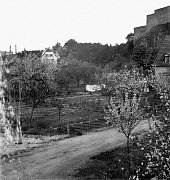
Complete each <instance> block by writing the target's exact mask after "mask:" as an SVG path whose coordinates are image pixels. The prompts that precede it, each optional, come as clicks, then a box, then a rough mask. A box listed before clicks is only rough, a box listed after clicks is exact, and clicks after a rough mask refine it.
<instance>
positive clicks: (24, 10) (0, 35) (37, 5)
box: [0, 0, 170, 51]
mask: <svg viewBox="0 0 170 180" xmlns="http://www.w3.org/2000/svg"><path fill="white" fill-rule="evenodd" d="M169 5H170V1H169V0H0V17H1V18H0V22H1V26H0V50H2V51H9V46H10V45H11V46H12V50H13V51H14V47H15V44H16V45H17V51H22V50H23V49H24V48H25V49H26V50H43V49H45V48H47V47H52V46H53V45H55V44H56V43H57V42H59V43H61V45H64V44H65V42H67V41H68V40H69V39H75V40H76V41H77V42H82V43H85V42H87V43H88V42H91V43H94V42H95V43H98V42H99V43H101V44H108V45H110V44H111V45H115V44H116V43H118V44H120V43H125V42H126V39H125V38H126V36H127V35H128V34H129V33H131V32H133V29H134V27H137V26H142V25H145V24H146V15H148V14H152V13H153V12H154V10H155V9H159V8H162V7H165V6H169Z"/></svg>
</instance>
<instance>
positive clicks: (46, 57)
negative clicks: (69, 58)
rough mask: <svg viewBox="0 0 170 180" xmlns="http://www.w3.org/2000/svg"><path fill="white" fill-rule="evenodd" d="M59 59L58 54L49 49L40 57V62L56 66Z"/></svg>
mask: <svg viewBox="0 0 170 180" xmlns="http://www.w3.org/2000/svg"><path fill="white" fill-rule="evenodd" d="M59 59H60V55H59V54H58V52H56V53H54V52H53V51H52V50H51V49H50V48H46V49H45V50H44V52H43V53H42V55H41V60H42V62H44V63H52V64H57V63H58V61H59Z"/></svg>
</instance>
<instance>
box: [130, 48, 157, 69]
mask: <svg viewBox="0 0 170 180" xmlns="http://www.w3.org/2000/svg"><path fill="white" fill-rule="evenodd" d="M156 55H157V49H154V48H147V47H146V46H144V45H140V46H135V48H134V52H133V61H134V62H135V64H136V65H137V67H138V68H141V67H142V69H143V70H144V71H145V72H147V70H150V69H151V67H152V65H153V63H154V59H155V57H156Z"/></svg>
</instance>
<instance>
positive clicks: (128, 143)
mask: <svg viewBox="0 0 170 180" xmlns="http://www.w3.org/2000/svg"><path fill="white" fill-rule="evenodd" d="M126 143H127V153H128V171H129V172H128V178H130V174H131V151H130V136H128V137H127V142H126Z"/></svg>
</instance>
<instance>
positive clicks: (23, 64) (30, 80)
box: [8, 56, 50, 125]
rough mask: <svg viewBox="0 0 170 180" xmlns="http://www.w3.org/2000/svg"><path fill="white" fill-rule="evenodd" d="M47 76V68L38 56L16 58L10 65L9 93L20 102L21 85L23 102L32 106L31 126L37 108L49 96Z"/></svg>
mask: <svg viewBox="0 0 170 180" xmlns="http://www.w3.org/2000/svg"><path fill="white" fill-rule="evenodd" d="M47 74H48V73H47V72H46V67H45V66H44V65H43V64H42V63H41V60H40V59H39V58H37V57H36V56H28V57H26V58H24V59H20V58H16V59H14V62H12V64H10V74H9V76H8V85H9V91H10V94H11V95H12V96H13V98H15V99H16V100H19V99H18V97H19V84H20V85H21V87H20V88H21V95H22V100H23V101H26V100H27V101H28V100H29V102H31V104H32V112H31V117H30V125H31V122H32V117H33V112H34V109H35V107H36V106H37V105H38V104H39V103H40V102H41V101H43V100H44V99H45V98H46V97H47V96H48V95H49V90H50V85H49V81H48V76H47Z"/></svg>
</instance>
